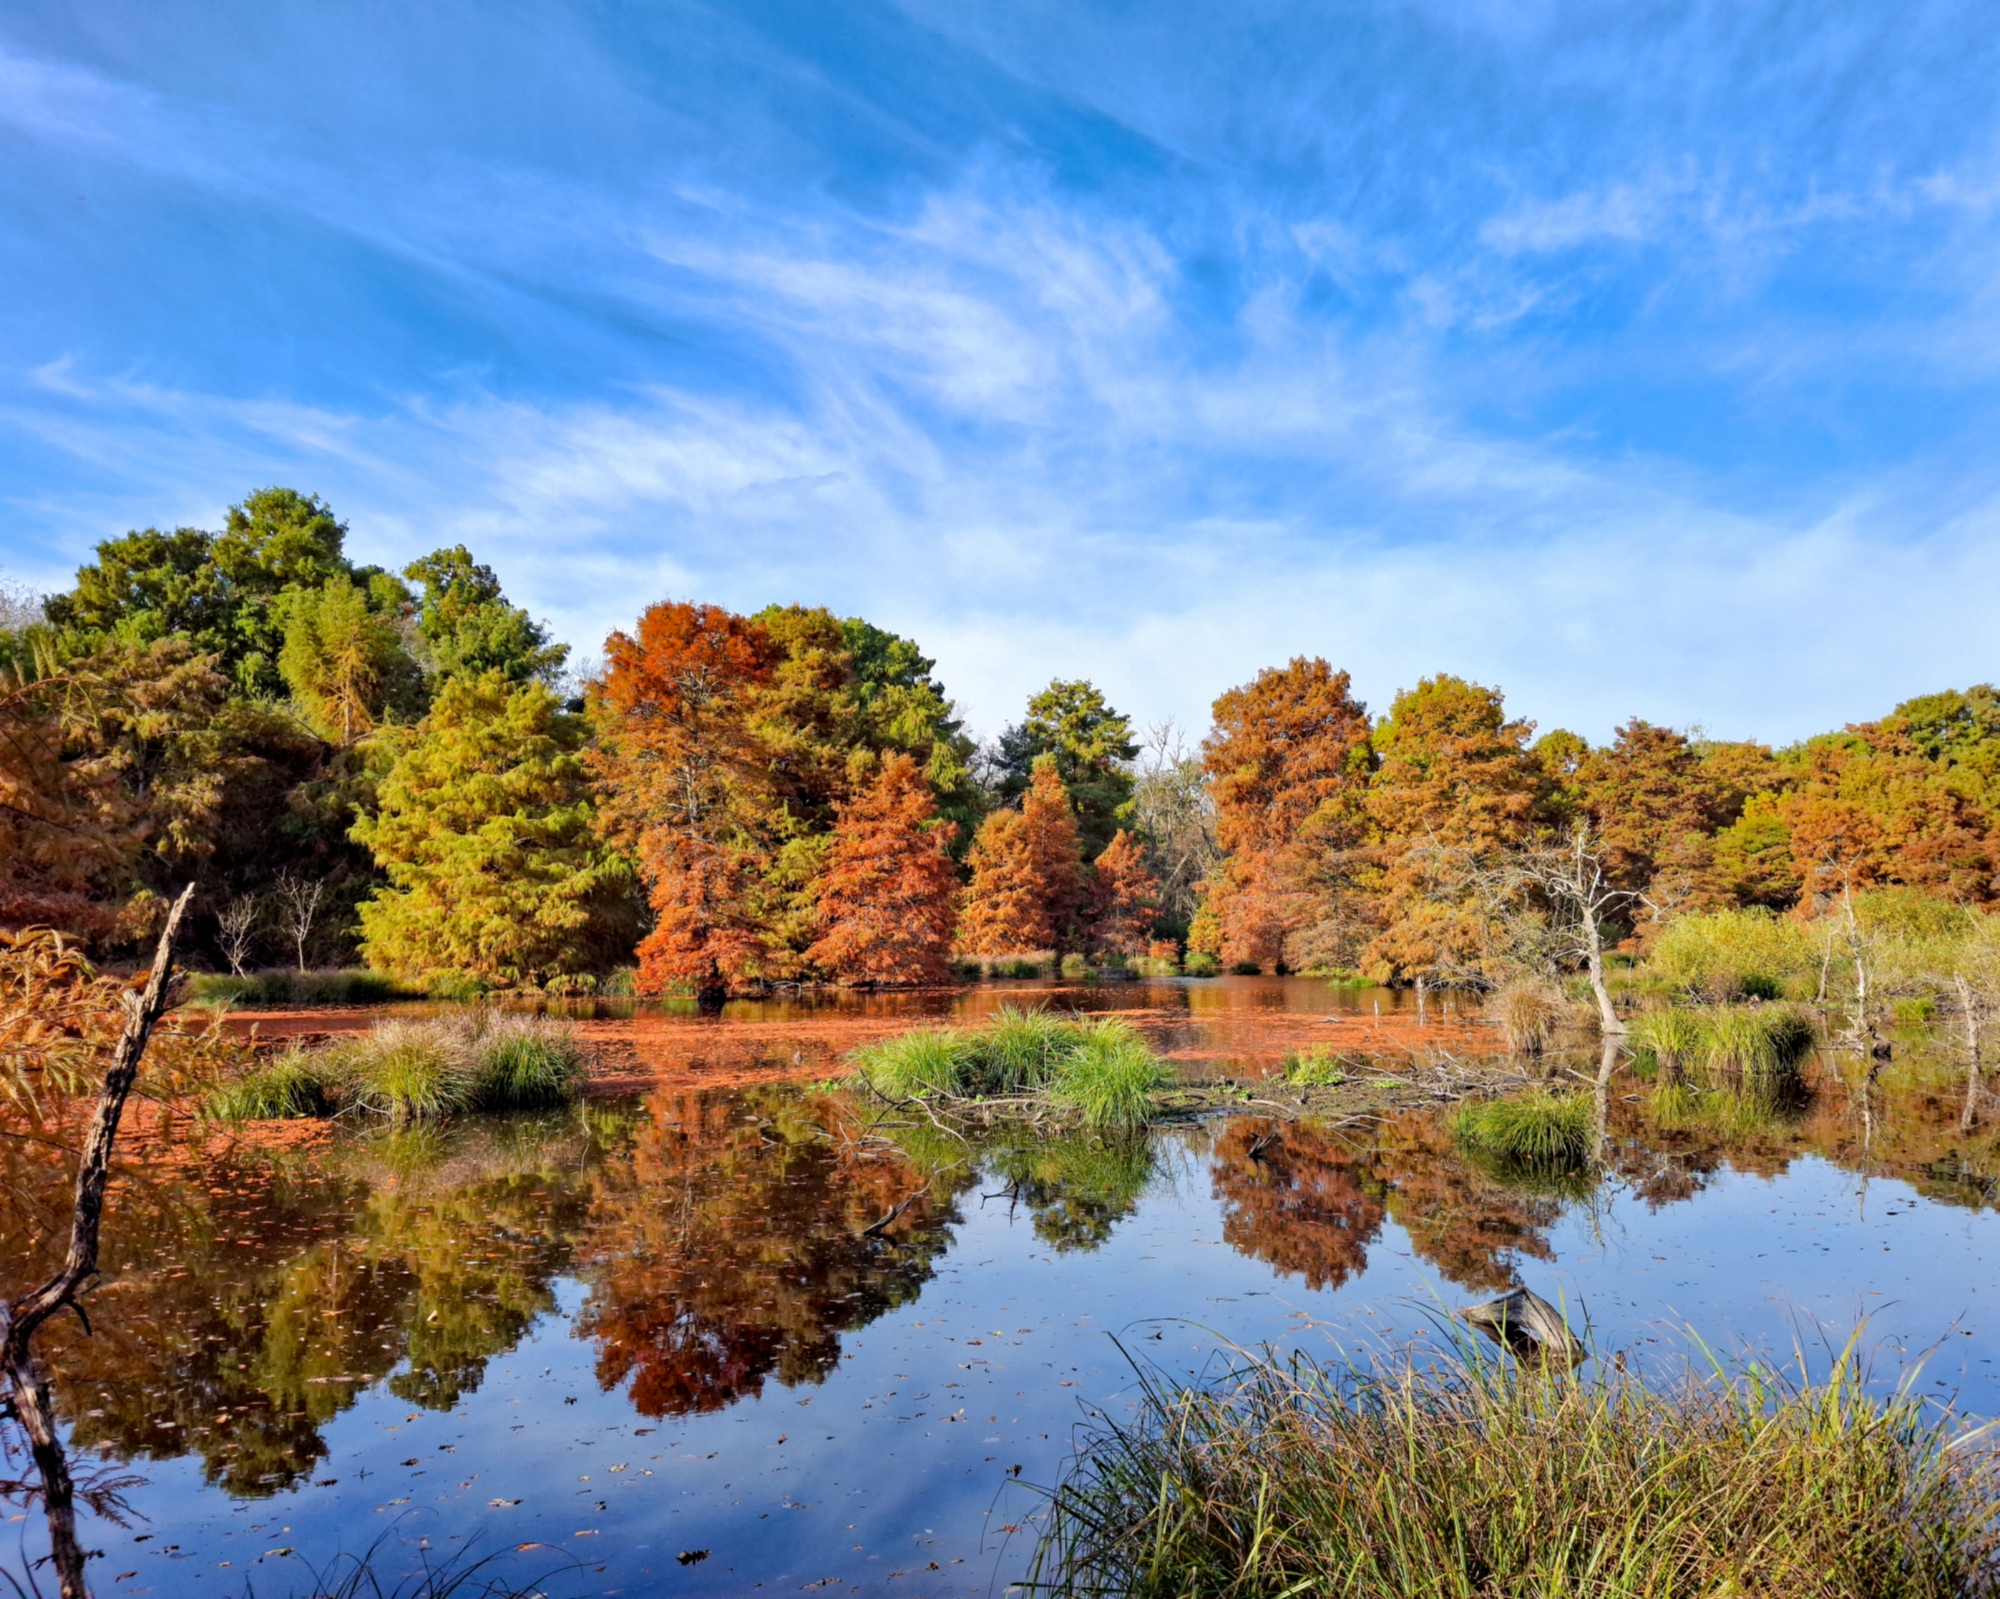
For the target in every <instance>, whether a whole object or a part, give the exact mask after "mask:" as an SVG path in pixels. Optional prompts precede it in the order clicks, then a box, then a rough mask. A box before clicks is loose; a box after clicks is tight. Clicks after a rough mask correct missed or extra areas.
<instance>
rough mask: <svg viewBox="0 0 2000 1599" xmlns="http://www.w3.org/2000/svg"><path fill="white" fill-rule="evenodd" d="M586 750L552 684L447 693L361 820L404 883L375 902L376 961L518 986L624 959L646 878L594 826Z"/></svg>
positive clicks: (392, 875)
mask: <svg viewBox="0 0 2000 1599" xmlns="http://www.w3.org/2000/svg"><path fill="white" fill-rule="evenodd" d="M584 741H585V728H584V724H583V721H582V719H581V718H580V717H575V716H571V715H568V714H566V713H565V712H563V711H562V710H561V709H560V707H559V706H558V704H557V702H556V698H555V695H554V694H553V693H552V692H551V691H550V690H549V688H548V687H547V686H546V685H545V684H542V683H540V682H534V681H530V682H527V683H515V682H513V681H511V680H510V679H509V678H508V677H507V676H506V674H505V673H503V672H502V671H500V670H499V669H498V668H494V669H491V670H489V671H487V672H485V673H483V674H481V675H480V676H479V677H476V678H466V677H460V678H453V679H451V680H450V681H449V682H447V683H446V684H445V687H444V689H443V691H442V692H441V693H440V694H439V695H438V699H437V703H436V704H435V705H433V706H432V708H431V711H430V714H429V715H428V716H427V717H425V718H424V721H423V723H422V725H421V726H420V727H419V728H418V729H417V732H416V735H415V737H414V738H413V739H412V740H411V741H410V743H409V744H408V745H407V746H406V747H405V748H404V750H403V751H402V753H401V754H400V755H398V756H397V758H396V761H395V764H394V765H393V766H391V767H390V769H389V772H388V774H387V775H386V776H385V777H384V778H383V779H382V782H381V786H380V790H379V800H378V806H379V808H378V810H377V813H376V814H375V815H373V816H369V817H363V818H362V819H361V820H360V821H358V822H356V823H355V826H354V837H355V838H356V839H357V840H358V841H359V842H361V843H363V844H365V845H367V846H368V848H369V849H370V850H372V851H373V852H374V855H375V860H376V864H377V865H378V866H379V867H380V868H381V870H382V871H383V872H384V873H385V874H386V875H387V876H388V879H389V882H388V885H387V886H386V887H384V888H382V889H379V890H378V891H377V892H376V894H375V896H374V897H373V898H372V899H370V900H369V901H367V902H366V903H365V904H363V905H362V906H361V927H362V935H363V944H362V947H363V949H364V951H365V952H366V954H367V956H368V960H369V962H370V963H371V964H372V965H374V966H376V967H378V968H380V969H382V970H385V971H395V972H400V973H403V974H406V975H409V976H423V975H427V974H437V975H438V976H440V977H442V976H444V975H445V974H461V975H464V976H468V977H474V978H477V979H480V980H482V981H484V982H487V983H489V984H503V983H504V984H512V983H518V982H523V981H538V980H540V979H541V978H544V977H546V976H549V975H552V974H557V973H563V972H572V971H576V970H579V969H583V968H588V967H592V966H596V965H602V964H606V963H608V961H609V960H610V959H612V958H615V957H616V955H617V954H619V953H621V952H622V951H621V948H620V939H621V935H623V936H627V937H629V935H630V932H631V928H630V925H629V920H628V913H627V910H626V894H627V890H628V889H629V887H630V884H631V872H630V868H629V867H628V865H627V864H626V862H625V860H624V859H623V857H622V856H620V855H618V854H616V853H615V852H613V851H612V850H610V849H609V848H607V847H606V846H605V845H604V844H603V843H602V842H600V840H599V839H598V838H597V836H596V833H595V831H594V829H593V817H594V806H593V803H592V791H591V784H590V779H589V774H588V773H587V771H586V770H585V767H584V761H583V753H582V751H583V745H584Z"/></svg>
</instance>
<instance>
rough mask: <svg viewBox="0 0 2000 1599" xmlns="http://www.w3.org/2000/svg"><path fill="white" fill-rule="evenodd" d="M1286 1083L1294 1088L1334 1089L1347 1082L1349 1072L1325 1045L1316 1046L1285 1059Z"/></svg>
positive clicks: (1296, 1050) (1291, 1054)
mask: <svg viewBox="0 0 2000 1599" xmlns="http://www.w3.org/2000/svg"><path fill="white" fill-rule="evenodd" d="M1285 1081H1286V1082H1287V1083H1288V1084H1289V1085H1290V1086H1292V1087H1293V1088H1334V1087H1337V1086H1339V1085H1340V1084H1341V1083H1344V1082H1346V1081H1347V1071H1346V1068H1345V1066H1344V1065H1343V1064H1342V1062H1341V1060H1340V1057H1339V1056H1337V1055H1335V1054H1334V1052H1333V1051H1332V1050H1331V1049H1329V1048H1328V1047H1327V1046H1326V1045H1325V1044H1314V1045H1312V1046H1311V1047H1310V1048H1307V1049H1295V1050H1293V1051H1292V1052H1291V1053H1290V1054H1289V1055H1287V1056H1286V1057H1285Z"/></svg>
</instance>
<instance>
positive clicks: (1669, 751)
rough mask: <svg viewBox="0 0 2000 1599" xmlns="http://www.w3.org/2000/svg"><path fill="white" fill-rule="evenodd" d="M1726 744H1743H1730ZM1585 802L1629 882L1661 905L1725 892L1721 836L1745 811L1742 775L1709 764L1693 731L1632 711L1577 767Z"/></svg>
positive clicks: (1709, 899)
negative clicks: (1719, 868) (1718, 866)
mask: <svg viewBox="0 0 2000 1599" xmlns="http://www.w3.org/2000/svg"><path fill="white" fill-rule="evenodd" d="M1725 748H1737V747H1734V746H1725ZM1578 776H1579V780H1580V786H1581V788H1582V791H1583V804H1584V809H1585V810H1586V812H1588V814H1589V816H1590V819H1591V823H1592V825H1593V827H1594V828H1595V830H1596V832H1597V836H1598V837H1599V839H1601V840H1602V842H1603V845H1604V849H1605V853H1606V855H1607V857H1608V864H1609V865H1610V868H1611V871H1612V873H1613V875H1614V877H1615V878H1616V879H1617V881H1618V882H1619V883H1620V884H1621V885H1622V886H1624V887H1627V888H1635V889H1639V890H1641V891H1642V892H1645V893H1647V894H1649V895H1650V896H1651V897H1652V899H1653V901H1654V903H1655V904H1657V905H1659V906H1660V907H1661V908H1662V909H1663V910H1665V909H1670V908H1678V907H1686V906H1690V905H1693V906H1703V905H1709V904H1713V903H1716V902H1718V901H1719V900H1720V898H1721V891H1720V887H1719V885H1718V883H1717V881H1716V877H1715V871H1714V866H1715V835H1716V833H1717V832H1718V831H1720V830H1721V829H1722V828H1725V827H1727V826H1729V824H1730V823H1732V822H1733V821H1735V820H1736V818H1737V817H1738V816H1739V815H1740V814H1741V813H1742V810H1743V802H1744V799H1745V793H1744V790H1743V788H1742V786H1741V782H1740V774H1739V773H1737V772H1735V771H1733V770H1731V769H1730V766H1729V765H1728V764H1725V765H1724V766H1723V768H1722V769H1720V770H1718V769H1717V768H1716V767H1713V766H1711V765H1710V763H1709V762H1708V761H1706V760H1705V759H1704V757H1703V754H1702V752H1701V751H1700V750H1698V749H1697V748H1695V746H1694V745H1693V744H1691V743H1690V742H1689V741H1688V738H1687V735H1686V734H1684V733H1677V732H1675V731H1674V730H1673V729H1672V728H1670V727H1654V726H1652V725H1651V724H1650V723H1648V722H1642V721H1640V720H1639V719H1638V718H1636V717H1635V718H1633V720H1631V721H1630V722H1628V723H1626V724H1625V726H1623V727H1621V728H1619V729H1618V733H1617V738H1616V740H1615V742H1613V743H1612V744H1611V745H1610V746H1609V747H1608V748H1606V749H1601V750H1593V751H1591V753H1590V754H1589V755H1588V756H1586V757H1585V758H1584V761H1583V765H1582V768H1581V770H1580V772H1579V774H1578Z"/></svg>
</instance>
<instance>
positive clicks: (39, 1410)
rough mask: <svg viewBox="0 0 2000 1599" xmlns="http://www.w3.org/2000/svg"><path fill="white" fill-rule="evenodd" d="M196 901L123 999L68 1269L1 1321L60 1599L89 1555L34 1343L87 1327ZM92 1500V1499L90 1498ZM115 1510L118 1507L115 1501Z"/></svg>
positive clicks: (77, 1589) (80, 1186) (79, 1583)
mask: <svg viewBox="0 0 2000 1599" xmlns="http://www.w3.org/2000/svg"><path fill="white" fill-rule="evenodd" d="M193 895H194V885H193V884H192V883H190V884H189V885H188V886H187V887H186V888H184V889H182V890H181V895H180V898H179V899H177V900H175V901H174V904H173V909H172V910H171V911H169V912H168V914H167V925H166V926H165V927H164V928H163V929H162V930H161V932H160V942H159V944H158V946H157V947H156V948H155V949H154V951H153V967H152V971H151V972H150V973H149V974H148V976H147V979H146V986H145V988H144V989H143V990H142V991H141V992H139V993H137V994H132V993H129V992H128V993H127V994H126V995H125V1005H126V1016H125V1027H124V1031H123V1032H122V1033H121V1034H120V1035H119V1039H118V1044H117V1047H116V1049H115V1050H113V1052H112V1056H111V1066H110V1069H109V1070H107V1071H106V1072H105V1074H104V1086H103V1088H102V1089H101V1090H100V1091H99V1093H98V1096H97V1111H96V1114H95V1115H94V1116H92V1118H91V1122H90V1131H89V1133H88V1135H87V1136H86V1137H85V1139H84V1143H83V1156H82V1159H81V1160H79V1161H78V1162H77V1168H76V1201H75V1205H74V1208H73V1210H72V1213H71V1217H70V1234H69V1251H68V1253H67V1254H66V1255H65V1256H64V1257H63V1263H62V1267H61V1269H60V1270H59V1271H57V1272H56V1274H55V1275H54V1276H53V1277H51V1278H50V1279H49V1280H48V1281H47V1282H45V1283H43V1284H42V1285H41V1286H40V1287H39V1288H36V1289H34V1290H33V1291H32V1292H30V1293H26V1294H23V1295H22V1296H21V1297H20V1298H18V1299H16V1300H13V1301H12V1302H10V1303H8V1304H7V1305H5V1306H4V1307H0V1323H4V1326H3V1327H0V1371H4V1372H5V1374H6V1378H7V1386H8V1396H9V1400H10V1405H11V1409H12V1412H13V1415H14V1419H15V1420H16V1421H18V1422H19V1423H20V1424H21V1430H22V1431H23V1432H25V1433H26V1434H27V1435H28V1447H29V1451H30V1453H31V1454H32V1455H33V1457H34V1461H35V1466H36V1469H37V1470H38V1471H39V1472H40V1473H41V1477H42V1505H43V1508H44V1510H45V1511H46V1512H47V1514H48V1520H49V1553H50V1556H51V1558H52V1559H53V1560H54V1562H55V1567H56V1572H57V1575H58V1577H59V1579H60V1581H61V1583H62V1596H63V1599H87V1595H88V1593H89V1588H88V1585H87V1584H86V1583H85V1581H84V1560H85V1554H84V1549H83V1546H82V1544H80V1543H79V1542H78V1541H77V1536H76V1484H75V1481H74V1479H73V1478H72V1477H71V1475H70V1469H69V1461H68V1459H67V1457H66V1456H65V1455H64V1453H63V1448H62V1440H61V1438H60V1436H59V1435H58V1433H57V1431H56V1414H55V1404H54V1397H53V1395H52V1394H51V1392H50V1389H49V1379H48V1374H47V1372H45V1371H44V1370H43V1369H42V1365H41V1362H40V1361H38V1360H36V1359H35V1355H34V1350H33V1348H32V1342H33V1339H34V1336H35V1333H36V1332H37V1331H38V1330H39V1329H40V1327H41V1325H42V1323H43V1322H45V1321H47V1320H48V1319H49V1318H50V1317H51V1316H53V1315H55V1314H56V1313H57V1312H58V1311H61V1310H63V1309H65V1308H67V1309H70V1310H73V1311H75V1312H76V1315H77V1318H78V1319H79V1320H81V1321H82V1322H83V1325H84V1330H85V1331H86V1332H87V1331H88V1330H89V1328H90V1321H89V1319H88V1317H86V1316H85V1315H84V1310H83V1306H82V1305H81V1304H79V1303H78V1301H77V1295H78V1293H79V1292H81V1291H82V1289H83V1288H84V1286H85V1285H86V1284H87V1283H88V1282H89V1281H90V1279H91V1278H93V1277H95V1276H96V1275H97V1242H98V1235H99V1231H100V1229H101V1228H102V1226H103V1222H104V1189H105V1185H106V1183H107V1182H108V1181H109V1178H110V1173H111V1146H112V1144H113V1143H114V1142H115V1141H116V1139H117V1137H118V1123H119V1121H120V1119H121V1118H122V1117H123V1116H124V1114H125V1101H126V1099H127V1098H128V1097H129V1096H130V1095H131V1092H132V1085H133V1083H134V1082H136V1081H137V1080H138V1076H139V1062H140V1061H141V1059H143V1058H144V1056H145V1053H146V1043H147V1040H149V1039H150V1038H151V1037H152V1036H153V1029H154V1027H156V1026H157V1025H158V1024H159V1020H160V1018H161V1016H163V1015H165V1014H166V1010H167V1005H168V1001H169V993H168V990H169V982H168V979H169V977H170V975H171V973H172V969H173V953H174V939H175V938H176V937H177V936H178V934H179V933H180V927H181V917H182V916H183V915H184V914H185V913H186V911H187V907H188V901H189V900H190V899H191V898H192V897H193ZM90 1497H91V1495H90V1494H89V1493H88V1491H86V1499H87V1500H88V1499H89V1498H90ZM110 1502H111V1503H114V1504H115V1502H116V1501H115V1498H113V1499H112V1500H111V1501H110ZM100 1508H102V1505H101V1504H100Z"/></svg>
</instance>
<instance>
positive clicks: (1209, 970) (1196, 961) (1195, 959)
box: [1181, 949, 1222, 977]
mask: <svg viewBox="0 0 2000 1599" xmlns="http://www.w3.org/2000/svg"><path fill="white" fill-rule="evenodd" d="M1221 970H1222V963H1221V962H1220V961H1218V960H1217V959H1216V958H1215V957H1214V956H1213V955H1211V954H1209V953H1208V952H1207V951H1206V950H1199V949H1191V950H1189V951H1188V952H1187V956H1186V958H1185V959H1184V960H1182V962H1181V973H1182V975H1183V976H1186V977H1213V976H1215V975H1216V974H1217V973H1218V972H1220V971H1221Z"/></svg>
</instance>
